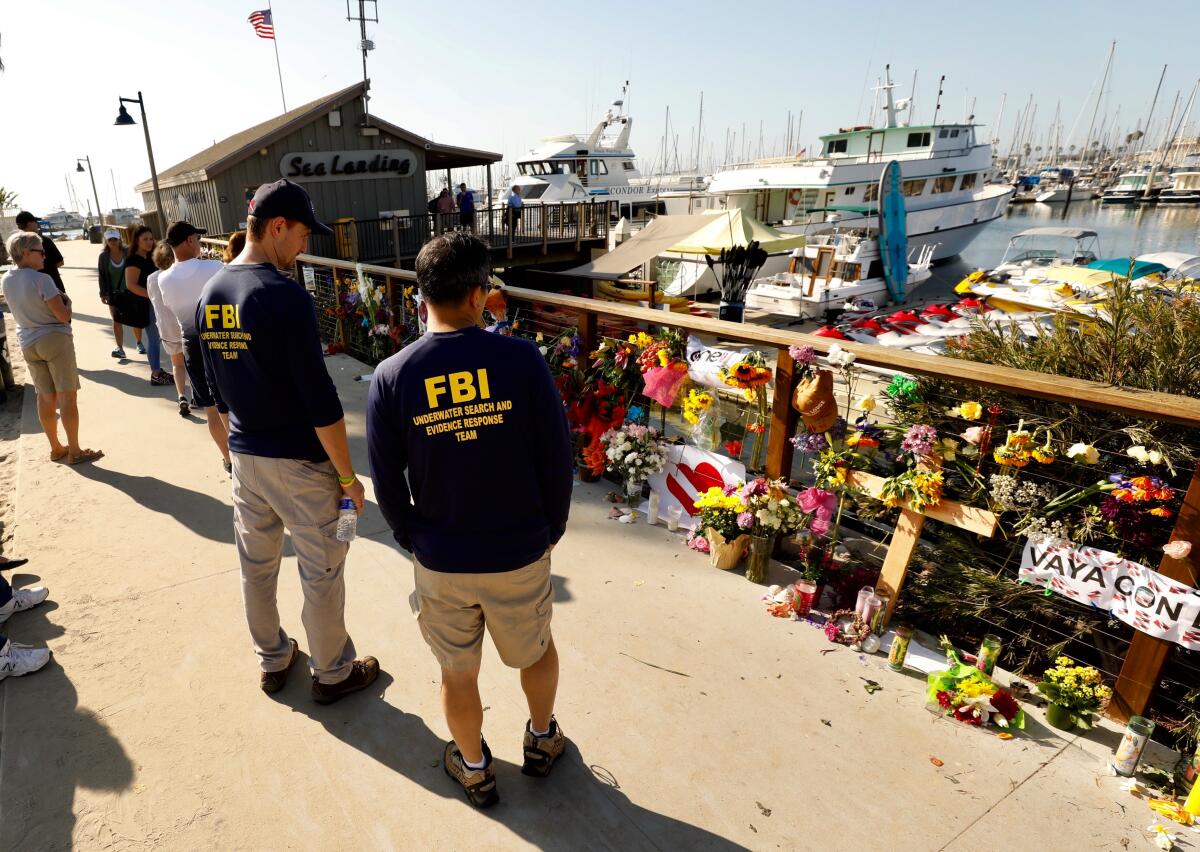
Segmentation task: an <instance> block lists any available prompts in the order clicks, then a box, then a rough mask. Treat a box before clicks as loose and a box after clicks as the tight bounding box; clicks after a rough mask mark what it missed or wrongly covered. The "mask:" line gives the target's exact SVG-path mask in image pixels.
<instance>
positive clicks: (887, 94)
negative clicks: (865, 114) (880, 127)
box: [872, 65, 896, 127]
mask: <svg viewBox="0 0 1200 852" xmlns="http://www.w3.org/2000/svg"><path fill="white" fill-rule="evenodd" d="M875 88H876V89H877V90H878V91H881V92H883V108H884V110H885V111H886V112H887V124H886V125H885V126H886V127H895V126H896V100H895V98H893V97H892V89H894V88H896V84H895V83H893V82H892V66H891V65H884V66H883V83H882V84H880V85H877V86H876V87H875ZM872 123H873V122H872Z"/></svg>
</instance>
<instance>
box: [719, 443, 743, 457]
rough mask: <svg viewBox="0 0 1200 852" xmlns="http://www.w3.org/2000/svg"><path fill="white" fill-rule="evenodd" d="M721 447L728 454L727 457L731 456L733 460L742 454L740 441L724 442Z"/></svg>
mask: <svg viewBox="0 0 1200 852" xmlns="http://www.w3.org/2000/svg"><path fill="white" fill-rule="evenodd" d="M721 447H722V448H723V449H724V450H725V452H727V453H729V455H731V456H733V457H734V458H737V457H738V456H740V455H741V454H742V442H741V441H726V442H725V443H724V444H722V445H721Z"/></svg>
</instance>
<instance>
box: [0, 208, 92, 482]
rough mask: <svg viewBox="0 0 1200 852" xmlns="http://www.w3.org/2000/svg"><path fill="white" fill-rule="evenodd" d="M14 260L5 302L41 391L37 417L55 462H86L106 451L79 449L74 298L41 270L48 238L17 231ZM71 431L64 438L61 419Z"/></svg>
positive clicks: (12, 239) (11, 244) (7, 276)
mask: <svg viewBox="0 0 1200 852" xmlns="http://www.w3.org/2000/svg"><path fill="white" fill-rule="evenodd" d="M7 248H8V256H9V258H11V259H12V262H13V263H15V264H16V265H17V268H16V269H14V270H12V271H10V272H8V273H7V274H5V276H4V279H3V281H2V282H0V287H2V288H3V290H4V300H5V301H6V302H8V308H9V310H10V311H12V314H13V318H14V319H15V320H16V321H17V342H18V343H19V344H20V346H21V353H22V354H23V355H24V356H25V366H26V367H27V368H28V369H29V375H30V376H31V377H32V378H33V387H34V389H35V390H36V391H37V413H38V420H39V421H41V424H42V430H43V431H44V432H45V433H46V438H47V439H49V441H50V460H51V461H59V460H60V459H65V460H66V462H67V463H68V464H82V463H84V462H90V461H95V460H96V459H99V458H102V457H103V456H104V453H102V452H100V451H99V450H89V449H85V448H84V447H81V446H80V445H79V405H78V401H77V399H76V394H77V393H78V391H79V369H78V367H77V366H76V364H75V338H74V336H73V335H72V334H71V300H70V299H69V298H67V296H66V294H64V293H60V292H59V290H58V288H57V287H55V286H54V281H53V279H51V278H50V276H49V275H45V274H43V273H42V272H41V268H42V255H43V253H44V251H45V249H43V248H42V238H41V237H40V236H39V235H37V234H34V233H29V232H27V231H17V232H16V233H15V234H13V235H12V236H10V237H9V238H8V243H7ZM56 412H57V414H58V417H61V418H62V424H63V429H64V430H65V431H66V433H67V443H66V446H63V443H62V441H60V440H59V439H58V417H56Z"/></svg>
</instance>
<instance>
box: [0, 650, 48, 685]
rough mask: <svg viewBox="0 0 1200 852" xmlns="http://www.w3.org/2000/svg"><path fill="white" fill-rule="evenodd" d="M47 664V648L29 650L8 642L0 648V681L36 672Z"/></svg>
mask: <svg viewBox="0 0 1200 852" xmlns="http://www.w3.org/2000/svg"><path fill="white" fill-rule="evenodd" d="M48 662H50V649H49V648H31V647H29V646H28V645H18V644H17V643H16V642H13V641H12V640H9V641H8V642H5V643H4V647H3V648H0V680H4V679H5V678H6V677H20V676H21V675H27V674H29V673H30V672H36V671H37V670H38V669H40V668H41V667H42V666H44V665H46V663H48Z"/></svg>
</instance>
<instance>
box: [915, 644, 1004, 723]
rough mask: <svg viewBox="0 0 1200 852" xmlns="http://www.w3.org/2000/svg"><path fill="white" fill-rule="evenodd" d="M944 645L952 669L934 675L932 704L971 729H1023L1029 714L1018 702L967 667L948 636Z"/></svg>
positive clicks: (930, 693)
mask: <svg viewBox="0 0 1200 852" xmlns="http://www.w3.org/2000/svg"><path fill="white" fill-rule="evenodd" d="M942 644H943V647H945V648H946V649H947V650H946V656H947V659H948V661H949V662H950V668H948V669H943V670H941V671H936V672H932V673H930V675H929V677H928V679H927V683H928V685H929V689H928V690H927V692H926V697H927V698H928V700H929V702H930V703H931V704H937V705H938V706H939V707H941V708H942V710H943V711H945V714H946V715H947V716H951V717H953V718H954V719H955V720H956V721H958V722H963V723H964V724H967V725H976V726H978V727H983V726H986V725H989V724H991V725H995V726H996V727H998V728H1004V729H1005V730H1008V729H1010V728H1017V729H1018V730H1020V729H1023V728H1024V727H1025V711H1024V710H1022V709H1021V705H1020V704H1018V703H1017V699H1015V698H1013V697H1012V695H1011V694H1010V693H1008V692H1007V691H1005V690H1003V689H1001V688H1000V687H999V686H997V685H996V683H995V682H994V681H993V680H992V679H991V678H990V677H988V676H987V675H986V674H984V673H983V672H981V671H980V670H979V669H977V668H975V667H974V666H969V665H967V664H966V663H964V662H963V661H962V658H961V657H959V656H958V651H956V650H955V649H954V647H953V646H952V645H951V644H950V641H949V639H947V638H946V637H945V636H943V637H942Z"/></svg>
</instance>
